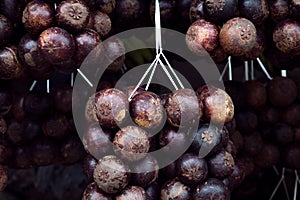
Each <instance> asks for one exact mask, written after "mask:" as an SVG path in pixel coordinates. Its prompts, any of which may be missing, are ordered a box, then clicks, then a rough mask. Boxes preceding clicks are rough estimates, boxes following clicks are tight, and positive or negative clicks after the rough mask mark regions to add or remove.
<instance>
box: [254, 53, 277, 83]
mask: <svg viewBox="0 0 300 200" xmlns="http://www.w3.org/2000/svg"><path fill="white" fill-rule="evenodd" d="M256 60H257V62H258V64H259V66H260V67H261V69H262V70H263V72H264V73H265V75H266V76H267V77H268V79H270V80H272V79H273V78H272V77H271V76H270V74H269V73H268V71H267V69H266V68H265V66H264V64H263V63H262V62H261V60H260V59H259V58H256Z"/></svg>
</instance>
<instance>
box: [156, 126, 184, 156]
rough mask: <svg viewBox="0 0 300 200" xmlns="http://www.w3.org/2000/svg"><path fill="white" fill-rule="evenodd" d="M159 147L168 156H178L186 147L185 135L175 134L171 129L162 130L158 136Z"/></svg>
mask: <svg viewBox="0 0 300 200" xmlns="http://www.w3.org/2000/svg"><path fill="white" fill-rule="evenodd" d="M159 145H160V147H164V151H166V152H168V153H169V154H170V155H173V154H174V155H178V153H180V152H182V149H184V148H187V147H188V136H187V133H183V132H177V131H176V130H175V129H174V128H173V127H167V128H164V129H163V130H162V131H161V132H160V134H159Z"/></svg>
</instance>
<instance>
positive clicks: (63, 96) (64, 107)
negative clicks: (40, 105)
mask: <svg viewBox="0 0 300 200" xmlns="http://www.w3.org/2000/svg"><path fill="white" fill-rule="evenodd" d="M72 94H73V88H72V87H70V86H63V87H59V88H56V90H55V91H54V92H53V100H54V103H55V107H56V109H57V110H58V111H60V112H62V113H70V112H71V111H72Z"/></svg>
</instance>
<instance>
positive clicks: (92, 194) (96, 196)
mask: <svg viewBox="0 0 300 200" xmlns="http://www.w3.org/2000/svg"><path fill="white" fill-rule="evenodd" d="M82 200H112V197H111V196H109V195H108V194H106V193H104V192H102V191H101V190H100V189H99V187H98V186H97V184H96V183H95V182H94V183H91V184H89V185H88V186H87V187H86V189H85V190H84V193H83V197H82Z"/></svg>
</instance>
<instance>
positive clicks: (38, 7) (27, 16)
mask: <svg viewBox="0 0 300 200" xmlns="http://www.w3.org/2000/svg"><path fill="white" fill-rule="evenodd" d="M22 22H23V24H24V27H25V29H26V30H27V31H28V32H29V33H31V34H39V33H41V32H42V31H44V30H45V29H47V28H49V27H51V26H52V25H53V23H54V11H53V7H52V6H51V5H50V4H48V3H45V2H42V1H38V0H34V1H31V2H29V3H28V4H27V6H26V7H25V9H24V11H23V17H22Z"/></svg>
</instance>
